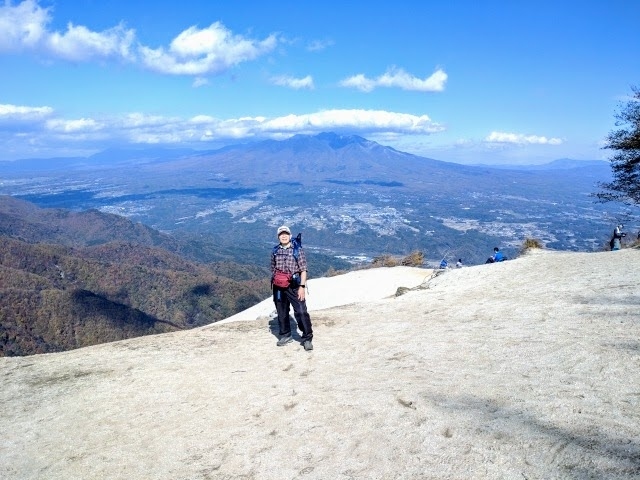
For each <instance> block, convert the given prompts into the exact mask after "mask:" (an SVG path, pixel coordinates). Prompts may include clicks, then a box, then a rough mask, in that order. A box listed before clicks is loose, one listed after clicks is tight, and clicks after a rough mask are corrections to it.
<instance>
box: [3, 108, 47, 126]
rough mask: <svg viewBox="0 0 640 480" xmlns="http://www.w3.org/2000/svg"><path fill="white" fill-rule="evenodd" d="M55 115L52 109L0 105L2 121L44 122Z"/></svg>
mask: <svg viewBox="0 0 640 480" xmlns="http://www.w3.org/2000/svg"><path fill="white" fill-rule="evenodd" d="M52 113H53V108H51V107H25V106H21V105H9V104H0V120H6V121H12V122H15V121H20V120H26V121H34V120H42V119H44V118H46V117H48V116H50V115H51V114H52Z"/></svg>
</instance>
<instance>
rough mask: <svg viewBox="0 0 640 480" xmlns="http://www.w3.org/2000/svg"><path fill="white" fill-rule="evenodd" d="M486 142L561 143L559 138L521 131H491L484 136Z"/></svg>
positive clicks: (518, 143)
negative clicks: (525, 133) (526, 133)
mask: <svg viewBox="0 0 640 480" xmlns="http://www.w3.org/2000/svg"><path fill="white" fill-rule="evenodd" d="M485 142H487V143H510V144H515V145H561V144H562V139H561V138H547V137H542V136H538V135H524V134H522V133H506V132H491V133H490V134H489V135H487V137H486V138H485Z"/></svg>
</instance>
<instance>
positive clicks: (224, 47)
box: [139, 22, 278, 75]
mask: <svg viewBox="0 0 640 480" xmlns="http://www.w3.org/2000/svg"><path fill="white" fill-rule="evenodd" d="M277 43H278V40H277V38H276V36H275V35H270V36H269V37H267V38H266V39H264V40H262V41H256V40H249V39H246V38H244V37H242V36H241V35H234V34H233V33H232V32H231V31H230V30H228V29H227V28H225V27H224V25H222V24H221V23H220V22H215V23H213V24H211V25H210V26H209V27H207V28H205V29H198V28H197V27H189V28H188V29H187V30H185V31H183V32H182V33H180V34H179V35H178V36H177V37H176V38H174V39H173V41H172V42H171V44H170V46H169V49H168V50H165V49H164V48H162V47H160V48H157V49H152V48H149V47H145V46H141V47H140V50H139V51H140V55H141V61H142V63H143V64H144V65H145V66H146V67H147V68H149V69H151V70H154V71H156V72H160V73H168V74H173V75H205V74H217V73H220V72H222V71H225V70H227V69H229V68H231V67H233V66H235V65H237V64H239V63H242V62H246V61H249V60H254V59H256V58H257V57H259V56H261V55H263V54H265V53H268V52H270V51H272V50H273V49H274V48H275V47H276V45H277Z"/></svg>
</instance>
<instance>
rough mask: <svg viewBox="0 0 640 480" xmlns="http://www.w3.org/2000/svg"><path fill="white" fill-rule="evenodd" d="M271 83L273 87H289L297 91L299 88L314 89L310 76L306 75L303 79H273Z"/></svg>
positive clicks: (286, 77)
mask: <svg viewBox="0 0 640 480" xmlns="http://www.w3.org/2000/svg"><path fill="white" fill-rule="evenodd" d="M271 81H272V82H273V84H274V85H278V86H281V87H289V88H293V89H295V90H299V89H301V88H307V89H309V90H313V89H314V85H313V77H312V76H311V75H307V76H306V77H304V78H294V77H288V76H280V77H273V78H272V79H271Z"/></svg>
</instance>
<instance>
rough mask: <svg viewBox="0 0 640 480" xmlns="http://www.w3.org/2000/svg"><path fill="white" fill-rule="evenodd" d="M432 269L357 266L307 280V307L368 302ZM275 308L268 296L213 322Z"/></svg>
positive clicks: (253, 316) (258, 314)
mask: <svg viewBox="0 0 640 480" xmlns="http://www.w3.org/2000/svg"><path fill="white" fill-rule="evenodd" d="M432 272H433V270H425V269H422V268H412V267H403V266H399V267H393V268H390V267H384V268H374V269H370V270H356V271H353V272H349V273H346V274H344V275H337V276H335V277H326V278H312V279H309V280H307V294H306V301H307V308H308V309H309V311H313V310H322V309H325V308H330V307H337V306H341V305H349V304H351V303H358V302H370V301H372V300H380V299H383V298H387V297H390V296H393V295H395V293H396V291H397V290H398V287H416V286H418V285H420V284H421V283H423V282H425V281H426V280H427V279H428V278H429V277H430V276H431V274H432ZM274 310H275V307H274V304H273V300H272V299H271V298H267V299H265V300H263V301H262V302H260V303H259V304H257V305H254V306H253V307H251V308H248V309H247V310H245V311H243V312H240V313H237V314H235V315H233V316H231V317H229V318H226V319H224V320H222V321H221V322H216V324H215V325H219V324H221V323H227V322H236V321H240V320H258V319H263V318H267V317H269V316H270V314H271V313H272V312H273V311H274Z"/></svg>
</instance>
